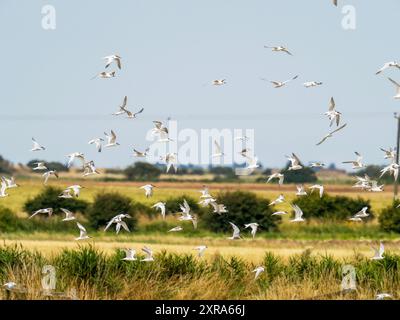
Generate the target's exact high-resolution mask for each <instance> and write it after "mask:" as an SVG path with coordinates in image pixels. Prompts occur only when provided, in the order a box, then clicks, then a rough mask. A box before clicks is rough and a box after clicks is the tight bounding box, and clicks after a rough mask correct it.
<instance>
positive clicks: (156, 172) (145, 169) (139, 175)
mask: <svg viewBox="0 0 400 320" xmlns="http://www.w3.org/2000/svg"><path fill="white" fill-rule="evenodd" d="M124 174H125V176H126V178H127V179H128V180H131V181H157V180H158V178H159V177H160V175H161V170H160V169H159V168H157V167H156V166H154V165H152V164H150V163H147V162H135V164H133V165H132V166H129V167H127V168H126V169H125V170H124Z"/></svg>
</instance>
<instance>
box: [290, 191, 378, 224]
mask: <svg viewBox="0 0 400 320" xmlns="http://www.w3.org/2000/svg"><path fill="white" fill-rule="evenodd" d="M293 203H295V204H297V205H298V206H299V207H300V208H301V209H302V210H303V213H304V217H306V219H310V218H318V219H323V220H325V221H326V220H338V221H339V220H347V219H349V218H350V217H352V216H354V215H355V214H356V213H357V212H359V211H360V210H361V209H362V208H363V207H368V213H369V216H368V217H367V218H364V219H365V220H366V221H367V220H371V219H372V218H373V217H374V214H373V212H371V211H370V210H371V205H370V203H369V201H368V200H364V199H361V198H356V199H353V198H349V197H345V196H330V195H329V194H327V193H324V195H323V196H322V198H320V196H319V194H318V192H317V191H314V192H313V193H311V194H308V195H307V196H302V197H299V198H297V199H295V200H294V201H293Z"/></svg>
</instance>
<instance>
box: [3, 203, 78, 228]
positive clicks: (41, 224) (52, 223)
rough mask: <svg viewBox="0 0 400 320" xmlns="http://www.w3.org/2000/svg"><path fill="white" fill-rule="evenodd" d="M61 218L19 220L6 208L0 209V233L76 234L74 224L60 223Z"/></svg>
mask: <svg viewBox="0 0 400 320" xmlns="http://www.w3.org/2000/svg"><path fill="white" fill-rule="evenodd" d="M62 218H63V217H61V216H60V217H57V216H53V217H51V219H27V218H19V217H18V216H17V215H16V214H15V213H14V212H12V211H11V210H10V209H8V208H3V207H0V233H1V232H4V233H12V232H35V231H46V232H65V231H71V232H72V231H74V232H76V225H75V224H74V223H66V222H63V221H61V220H62Z"/></svg>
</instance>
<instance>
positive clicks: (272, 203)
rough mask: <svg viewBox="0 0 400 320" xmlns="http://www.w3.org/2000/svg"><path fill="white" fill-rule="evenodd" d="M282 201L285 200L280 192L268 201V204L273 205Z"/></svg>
mask: <svg viewBox="0 0 400 320" xmlns="http://www.w3.org/2000/svg"><path fill="white" fill-rule="evenodd" d="M284 201H285V197H284V196H283V194H280V195H279V197H278V198H276V199H275V200H274V201H272V202H270V204H269V206H273V205H275V204H278V203H282V202H284Z"/></svg>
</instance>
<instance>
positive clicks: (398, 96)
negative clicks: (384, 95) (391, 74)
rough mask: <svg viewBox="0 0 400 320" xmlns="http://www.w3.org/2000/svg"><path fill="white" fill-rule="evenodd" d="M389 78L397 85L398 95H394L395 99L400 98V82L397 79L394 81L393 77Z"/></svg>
mask: <svg viewBox="0 0 400 320" xmlns="http://www.w3.org/2000/svg"><path fill="white" fill-rule="evenodd" d="M388 79H389V81H390V82H391V83H393V84H394V86H395V87H396V95H395V96H394V97H393V98H394V99H400V84H398V83H397V82H396V81H394V80H393V79H391V78H388Z"/></svg>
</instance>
